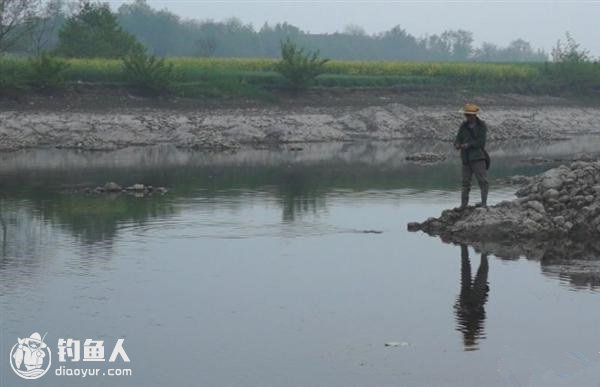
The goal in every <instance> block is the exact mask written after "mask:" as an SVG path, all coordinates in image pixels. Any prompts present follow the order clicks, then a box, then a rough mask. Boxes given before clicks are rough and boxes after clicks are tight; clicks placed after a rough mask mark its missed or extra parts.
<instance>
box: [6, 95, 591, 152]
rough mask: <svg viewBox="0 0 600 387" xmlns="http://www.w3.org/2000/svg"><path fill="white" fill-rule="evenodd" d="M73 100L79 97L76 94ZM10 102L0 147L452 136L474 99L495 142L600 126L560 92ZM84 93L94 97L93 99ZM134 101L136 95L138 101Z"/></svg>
mask: <svg viewBox="0 0 600 387" xmlns="http://www.w3.org/2000/svg"><path fill="white" fill-rule="evenodd" d="M69 98H72V97H69ZM69 98H66V99H63V100H61V99H58V100H39V99H38V100H35V101H30V102H24V103H20V104H19V103H8V104H6V103H4V105H3V106H2V107H0V149H5V150H10V149H18V148H24V147H41V146H50V147H65V148H81V149H117V148H123V147H127V146H135V145H157V144H172V145H175V146H178V147H184V148H213V149H214V148H216V149H228V148H237V147H241V146H252V145H261V144H278V143H295V142H333V141H353V140H358V139H369V140H391V139H432V140H442V141H446V140H450V139H451V138H452V137H453V135H454V133H455V131H456V128H457V126H458V124H459V123H460V121H461V119H462V117H461V115H460V114H459V113H457V110H458V108H459V107H460V106H461V105H462V103H463V102H464V101H466V100H473V101H475V102H477V103H479V104H481V106H482V108H483V111H484V113H483V114H482V118H483V119H485V120H486V121H487V122H488V125H489V128H490V131H489V139H490V140H491V141H503V140H509V139H510V140H514V139H525V138H528V139H537V138H540V139H546V140H548V139H561V138H566V137H570V136H573V135H576V134H583V133H595V132H600V107H597V106H594V105H589V104H588V105H587V106H581V105H578V104H576V103H573V101H569V100H566V99H561V98H553V97H531V96H528V97H525V96H519V95H480V96H476V97H472V98H470V97H469V96H467V95H452V96H446V97H445V98H444V97H443V96H442V97H440V96H439V95H427V94H420V95H419V94H417V95H415V94H406V93H404V94H403V93H391V92H389V91H385V92H384V91H380V92H378V91H369V92H365V93H362V94H361V93H358V94H357V93H350V92H349V94H348V95H346V96H340V95H338V96H333V97H332V96H331V95H327V96H323V95H313V96H312V99H311V96H310V95H309V96H304V97H302V98H300V99H298V100H294V101H293V102H289V101H284V102H283V103H279V104H240V105H239V106H237V107H236V106H235V104H231V103H228V104H224V105H225V107H215V106H212V105H206V104H204V105H201V104H199V105H198V106H194V104H193V103H192V102H190V101H183V102H182V103H178V101H168V102H165V103H159V104H157V105H156V106H154V107H147V106H144V101H140V100H139V99H136V98H133V97H128V96H118V98H117V97H115V98H114V100H112V101H110V100H109V101H106V99H99V101H101V102H98V104H97V106H95V104H94V102H93V101H94V100H88V101H87V102H77V101H73V100H70V99H69ZM82 100H84V101H86V100H85V98H82ZM132 101H133V102H132Z"/></svg>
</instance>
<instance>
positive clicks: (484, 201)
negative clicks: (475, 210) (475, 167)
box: [475, 187, 488, 208]
mask: <svg viewBox="0 0 600 387" xmlns="http://www.w3.org/2000/svg"><path fill="white" fill-rule="evenodd" d="M487 197H488V188H487V187H482V188H481V203H477V204H476V205H475V207H483V208H487Z"/></svg>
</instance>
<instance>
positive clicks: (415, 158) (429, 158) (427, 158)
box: [406, 152, 446, 163]
mask: <svg viewBox="0 0 600 387" xmlns="http://www.w3.org/2000/svg"><path fill="white" fill-rule="evenodd" d="M406 160H407V161H412V162H418V163H437V162H440V161H444V160H446V155H443V154H441V153H430V152H421V153H415V154H412V155H409V156H406Z"/></svg>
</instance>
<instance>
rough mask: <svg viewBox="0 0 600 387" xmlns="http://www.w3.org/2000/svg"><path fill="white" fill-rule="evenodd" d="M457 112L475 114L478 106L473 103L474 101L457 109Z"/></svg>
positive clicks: (477, 111)
mask: <svg viewBox="0 0 600 387" xmlns="http://www.w3.org/2000/svg"><path fill="white" fill-rule="evenodd" d="M459 113H462V114H472V115H474V116H476V115H477V114H478V113H479V106H477V105H475V104H474V103H468V104H466V105H465V106H464V107H463V109H462V110H460V111H459Z"/></svg>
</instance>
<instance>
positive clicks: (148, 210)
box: [34, 194, 175, 245]
mask: <svg viewBox="0 0 600 387" xmlns="http://www.w3.org/2000/svg"><path fill="white" fill-rule="evenodd" d="M34 205H35V207H36V209H37V210H38V211H39V212H40V214H41V215H42V216H43V217H44V218H46V219H50V220H51V221H52V222H53V223H54V224H55V225H57V226H59V227H61V228H63V229H66V230H68V231H69V232H70V233H71V234H72V235H73V236H75V237H76V238H77V239H78V240H79V241H80V242H82V243H84V244H94V243H101V244H104V245H106V243H103V242H111V241H112V240H113V239H114V238H115V236H116V234H117V232H118V229H119V225H120V224H122V223H124V222H133V223H136V224H138V225H143V224H145V223H146V222H148V221H149V220H150V219H153V218H163V217H167V216H169V215H172V214H173V213H174V212H175V209H174V207H173V206H172V204H170V202H169V201H168V200H166V199H165V198H163V197H150V198H135V197H129V196H127V195H117V196H110V195H84V194H73V195H66V194H65V195H56V196H54V197H53V198H52V199H51V200H42V201H38V202H36V203H35V204H34Z"/></svg>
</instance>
